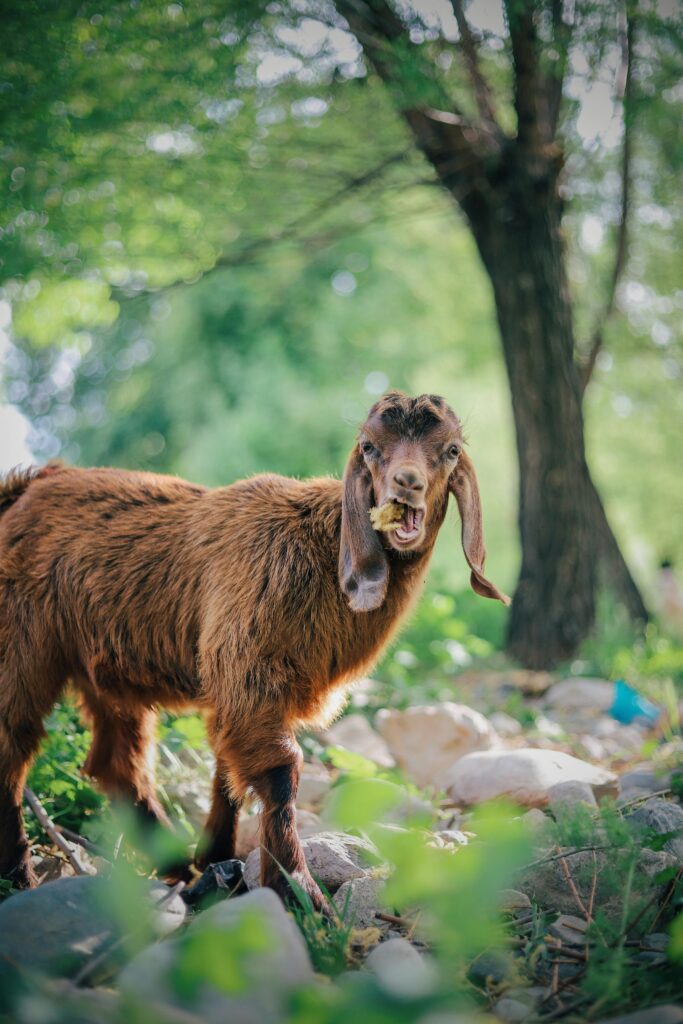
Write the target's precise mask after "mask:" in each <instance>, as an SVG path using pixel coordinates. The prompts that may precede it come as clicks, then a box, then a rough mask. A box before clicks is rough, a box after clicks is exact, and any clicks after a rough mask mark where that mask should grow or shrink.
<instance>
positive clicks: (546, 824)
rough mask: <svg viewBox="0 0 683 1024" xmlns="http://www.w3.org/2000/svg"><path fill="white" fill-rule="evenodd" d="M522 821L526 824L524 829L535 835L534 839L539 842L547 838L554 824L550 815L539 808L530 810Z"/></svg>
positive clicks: (523, 816)
mask: <svg viewBox="0 0 683 1024" xmlns="http://www.w3.org/2000/svg"><path fill="white" fill-rule="evenodd" d="M521 820H522V821H523V822H524V827H525V828H527V829H528V830H529V831H530V832H531V833H533V835H534V838H535V839H536V840H537V841H539V842H541V841H543V840H544V839H545V838H546V837H547V835H548V832H549V831H550V826H551V823H552V822H551V819H550V818H549V817H548V815H547V814H544V813H543V811H542V810H540V808H538V807H532V808H531V809H530V810H528V811H527V812H526V814H523V815H522V818H521Z"/></svg>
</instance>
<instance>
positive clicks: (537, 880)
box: [517, 849, 676, 921]
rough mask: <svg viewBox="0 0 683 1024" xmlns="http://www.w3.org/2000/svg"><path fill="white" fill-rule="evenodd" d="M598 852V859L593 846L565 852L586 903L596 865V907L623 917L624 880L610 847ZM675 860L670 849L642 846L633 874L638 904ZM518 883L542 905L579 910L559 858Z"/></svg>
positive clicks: (525, 874) (634, 901) (539, 866)
mask: <svg viewBox="0 0 683 1024" xmlns="http://www.w3.org/2000/svg"><path fill="white" fill-rule="evenodd" d="M594 852H595V860H593V852H592V851H591V850H581V851H578V852H576V853H574V852H572V851H571V850H568V851H567V852H566V853H565V860H566V863H567V866H568V867H569V870H570V872H571V875H572V878H573V880H574V885H575V886H576V889H577V891H578V893H579V896H580V897H581V899H582V900H583V903H584V906H587V905H588V902H589V900H590V896H591V889H592V881H593V871H594V868H595V869H597V876H596V877H597V884H596V890H595V907H596V910H600V912H601V913H602V914H604V915H605V916H606V917H608V918H609V919H610V920H612V921H619V920H621V916H622V915H623V910H624V900H623V892H622V891H621V888H620V886H621V880H620V879H618V878H615V877H614V872H613V871H612V870H611V867H612V856H611V854H610V851H609V850H595V851H594ZM675 862H676V861H675V858H674V857H673V856H672V855H671V854H670V853H666V852H659V853H657V852H655V851H653V850H648V849H642V850H641V851H640V852H639V855H638V863H637V865H636V870H635V872H634V877H633V888H632V905H633V906H634V907H635V906H637V905H638V901H639V900H644V899H645V898H646V897H647V896H648V895H649V894H651V893H652V891H653V886H655V885H656V883H655V881H654V879H655V878H656V876H657V875H658V874H659V873H660V872H661V871H664V870H665V869H666V868H668V867H671V866H673V865H674V864H675ZM517 886H518V888H519V889H521V891H522V892H525V893H526V894H527V896H529V897H530V899H531V900H532V902H534V903H538V904H539V905H540V906H541V907H542V908H545V909H548V910H554V911H556V912H559V913H562V914H571V915H574V914H576V911H577V904H576V900H575V898H574V896H573V895H572V892H571V890H570V887H569V886H568V885H567V879H566V877H565V874H564V871H563V870H562V865H561V862H560V860H559V858H558V859H555V860H549V861H547V862H546V863H544V864H537V865H536V866H535V867H533V868H529V869H528V870H526V871H525V872H523V873H522V874H521V876H520V877H519V878H518V879H517Z"/></svg>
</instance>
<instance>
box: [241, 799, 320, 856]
mask: <svg viewBox="0 0 683 1024" xmlns="http://www.w3.org/2000/svg"><path fill="white" fill-rule="evenodd" d="M321 829H322V824H321V822H320V818H319V817H318V815H317V814H314V813H313V811H306V810H303V809H302V808H300V807H297V810H296V830H297V832H298V833H299V838H300V839H305V838H306V837H307V836H312V835H315V833H316V832H320V831H321ZM260 835H261V815H260V814H247V813H246V811H242V813H241V814H240V816H239V819H238V822H237V839H236V841H235V856H236V857H239V859H240V860H246V859H247V857H248V856H249V854H250V853H251V851H252V850H255V849H256V847H257V846H258V845H259V842H260Z"/></svg>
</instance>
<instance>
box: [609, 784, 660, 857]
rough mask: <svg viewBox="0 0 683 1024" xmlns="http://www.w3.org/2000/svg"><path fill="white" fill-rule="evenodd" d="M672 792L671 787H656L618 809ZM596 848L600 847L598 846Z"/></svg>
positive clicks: (621, 809)
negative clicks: (651, 791)
mask: <svg viewBox="0 0 683 1024" xmlns="http://www.w3.org/2000/svg"><path fill="white" fill-rule="evenodd" d="M671 792H672V791H671V789H656V790H655V791H654V793H641V794H640V796H634V797H633V799H631V800H627V801H626V803H625V804H620V805H619V808H618V810H619V811H623V810H624V808H625V807H633V805H634V804H640V803H644V802H645V801H646V800H652V799H653V798H654V797H656V796H668V795H669V794H670V793H671ZM596 849H600V847H596Z"/></svg>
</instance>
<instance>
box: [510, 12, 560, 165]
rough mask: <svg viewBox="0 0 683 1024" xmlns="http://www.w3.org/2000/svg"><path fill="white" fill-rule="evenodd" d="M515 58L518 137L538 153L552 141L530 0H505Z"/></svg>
mask: <svg viewBox="0 0 683 1024" xmlns="http://www.w3.org/2000/svg"><path fill="white" fill-rule="evenodd" d="M505 10H506V13H507V19H508V25H509V28H510V42H511V44H512V62H513V65H514V72H515V111H516V113H517V138H518V140H519V143H520V145H521V146H523V147H524V148H525V149H527V150H528V151H529V152H532V153H535V154H539V153H540V152H541V150H542V148H543V143H544V142H545V141H550V130H549V125H548V124H543V122H544V120H545V117H544V115H543V114H542V107H541V102H540V101H541V97H542V96H543V89H542V88H541V81H540V77H541V76H540V73H539V67H538V36H537V34H536V25H535V24H534V5H533V3H532V2H531V0H505Z"/></svg>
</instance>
